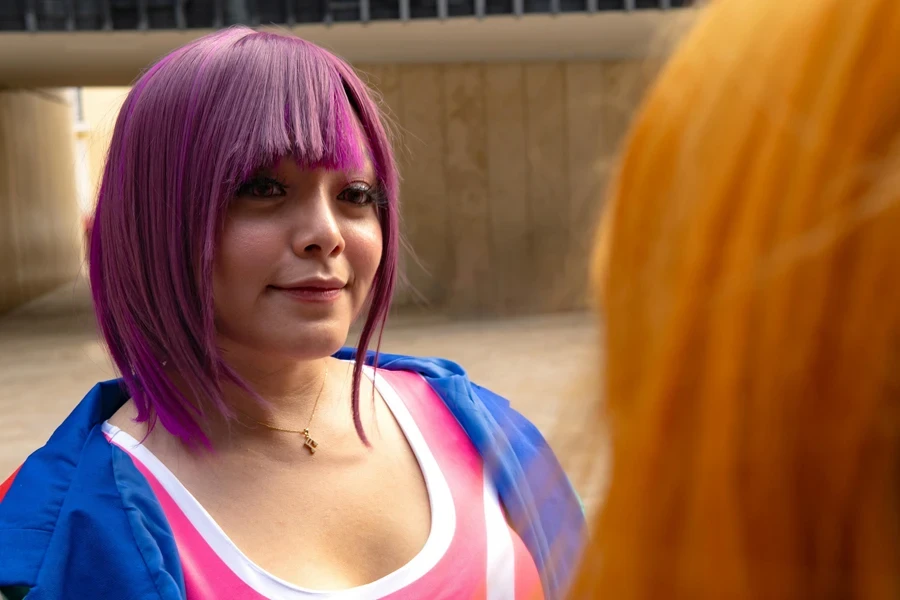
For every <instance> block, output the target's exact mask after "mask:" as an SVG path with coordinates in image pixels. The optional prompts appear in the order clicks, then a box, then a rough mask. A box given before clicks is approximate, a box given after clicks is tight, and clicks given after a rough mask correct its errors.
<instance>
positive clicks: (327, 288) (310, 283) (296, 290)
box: [269, 278, 347, 303]
mask: <svg viewBox="0 0 900 600" xmlns="http://www.w3.org/2000/svg"><path fill="white" fill-rule="evenodd" d="M346 286H347V284H346V282H344V281H342V280H340V279H336V278H315V279H305V280H302V281H297V282H294V283H290V284H285V285H272V286H269V287H270V288H271V289H273V290H275V291H276V292H279V293H282V294H284V295H286V296H287V297H289V298H291V299H293V300H297V301H300V302H312V303H329V302H334V301H335V300H337V299H338V298H339V297H340V296H341V294H342V293H343V291H344V288H345V287H346Z"/></svg>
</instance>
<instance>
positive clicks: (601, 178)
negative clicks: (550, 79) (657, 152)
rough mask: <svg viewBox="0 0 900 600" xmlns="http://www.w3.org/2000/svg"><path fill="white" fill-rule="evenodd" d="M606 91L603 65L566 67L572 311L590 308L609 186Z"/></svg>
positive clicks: (567, 274) (568, 273) (568, 268)
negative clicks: (593, 262) (597, 237)
mask: <svg viewBox="0 0 900 600" xmlns="http://www.w3.org/2000/svg"><path fill="white" fill-rule="evenodd" d="M605 92H606V86H605V79H604V68H603V65H602V64H599V63H569V64H568V65H566V115H567V119H566V126H567V128H568V130H567V136H566V140H567V143H568V148H567V152H566V154H567V156H568V164H567V167H568V178H569V198H570V205H569V231H570V232H571V239H570V243H569V246H568V253H567V256H566V260H565V264H564V266H563V270H564V273H565V280H566V282H567V284H566V287H567V288H568V290H569V291H570V293H571V298H570V302H571V307H572V308H575V307H579V306H583V305H585V304H586V303H587V293H588V268H589V259H590V253H591V246H592V242H593V236H594V230H595V227H596V223H597V220H598V216H599V214H600V211H601V208H602V206H603V200H604V194H605V191H606V185H607V181H608V173H609V163H610V158H611V157H610V156H608V155H607V154H606V149H605V147H604V146H605V144H604V134H605V131H604V128H603V114H604V104H605V103H604V98H605Z"/></svg>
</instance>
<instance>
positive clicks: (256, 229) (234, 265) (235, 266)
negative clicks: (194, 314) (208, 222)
mask: <svg viewBox="0 0 900 600" xmlns="http://www.w3.org/2000/svg"><path fill="white" fill-rule="evenodd" d="M278 239H279V236H278V235H277V232H276V231H272V228H271V227H266V226H264V225H263V224H261V223H254V222H252V221H251V222H246V221H242V220H240V219H234V220H229V221H228V222H227V223H226V225H225V228H224V229H223V231H222V234H221V236H220V238H219V241H218V244H217V247H216V259H215V264H214V271H213V278H214V293H215V296H216V303H217V304H218V303H219V302H220V301H227V299H228V298H229V297H233V298H240V297H243V296H255V295H256V293H257V292H258V290H259V288H260V285H261V284H260V282H261V281H264V280H265V279H266V277H268V275H269V273H270V271H271V269H272V265H273V264H275V263H276V261H277V259H278V256H279V253H280V247H279V245H278V243H277V240H278Z"/></svg>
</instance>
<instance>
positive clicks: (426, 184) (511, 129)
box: [83, 61, 654, 315]
mask: <svg viewBox="0 0 900 600" xmlns="http://www.w3.org/2000/svg"><path fill="white" fill-rule="evenodd" d="M357 67H358V68H359V70H360V71H361V72H362V73H363V75H364V76H365V77H366V78H367V79H368V81H369V83H370V84H371V85H372V86H373V87H375V88H376V89H377V90H379V91H380V93H381V94H382V96H383V100H384V104H385V105H386V107H387V110H388V112H389V115H390V117H391V119H392V120H393V121H394V122H395V124H396V129H397V134H398V136H397V143H396V146H397V153H398V156H399V159H400V163H401V165H400V166H401V175H402V177H403V183H402V190H401V200H402V218H403V231H404V233H405V237H406V240H407V242H408V243H409V245H410V247H411V249H412V253H404V255H403V257H402V262H403V264H402V269H403V271H404V272H405V273H406V276H407V279H408V281H409V285H408V286H403V287H401V289H400V290H399V291H398V297H397V299H396V303H397V304H398V305H399V306H404V305H405V306H407V307H419V308H422V309H425V310H439V311H441V312H445V313H449V314H461V315H497V314H499V315H510V314H529V313H544V312H558V311H565V310H572V309H579V308H582V307H584V306H585V305H586V286H587V281H586V273H587V261H588V254H589V249H590V245H591V239H592V233H593V230H594V226H595V223H596V218H597V215H598V214H599V211H600V207H601V203H602V198H603V192H604V188H605V185H606V182H607V178H608V174H609V172H610V169H611V167H612V162H613V157H614V154H615V152H616V149H617V147H618V144H619V141H620V140H621V138H622V135H623V134H624V132H625V130H626V128H627V126H628V122H629V119H630V117H631V115H632V113H633V111H634V109H635V107H636V105H637V102H638V100H639V98H640V96H641V94H642V92H643V90H644V88H645V86H646V83H647V82H648V81H649V79H650V77H651V76H652V74H653V72H654V70H653V69H654V67H653V63H650V62H647V61H585V62H574V61H570V62H514V63H470V64H458V63H455V64H438V65H378V64H360V65H357ZM126 91H127V88H86V89H85V90H84V91H83V106H84V112H85V123H86V126H87V127H88V131H89V133H88V134H87V135H88V140H89V142H88V145H89V148H90V150H89V153H88V154H89V157H90V163H91V167H90V168H91V171H92V174H91V177H90V181H92V182H93V183H92V186H93V188H92V189H96V181H97V178H98V176H99V173H100V169H101V168H102V165H103V159H104V158H105V153H106V148H107V146H108V143H109V135H110V129H111V126H112V124H113V122H114V119H115V113H116V112H117V111H118V108H119V106H120V105H121V102H122V100H123V98H124V94H125V93H126Z"/></svg>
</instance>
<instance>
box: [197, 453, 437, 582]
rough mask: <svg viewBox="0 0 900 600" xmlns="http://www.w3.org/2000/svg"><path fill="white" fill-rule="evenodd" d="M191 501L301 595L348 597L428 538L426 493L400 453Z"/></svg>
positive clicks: (275, 472) (245, 482) (268, 478)
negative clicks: (333, 592) (345, 592)
mask: <svg viewBox="0 0 900 600" xmlns="http://www.w3.org/2000/svg"><path fill="white" fill-rule="evenodd" d="M193 493H194V496H195V497H196V498H197V500H198V502H199V503H200V504H202V505H203V506H204V507H205V508H206V510H207V511H208V513H209V515H210V516H211V517H212V519H214V520H215V522H216V523H217V524H218V525H219V526H220V527H221V529H222V531H223V532H224V533H225V534H226V535H227V537H228V538H229V539H230V540H231V541H232V542H233V543H234V544H235V545H236V546H237V548H239V549H240V550H241V552H242V553H243V554H245V555H246V556H247V558H248V559H249V560H250V561H252V562H253V563H254V564H256V565H258V566H259V567H260V568H262V569H264V570H265V571H267V572H269V573H271V574H272V575H274V576H276V577H278V578H280V579H284V580H286V581H288V582H291V583H293V584H296V585H300V586H302V587H307V588H313V589H343V588H350V587H354V586H358V585H363V584H366V583H369V582H371V581H375V580H377V579H379V578H381V577H383V576H385V575H387V574H389V573H391V572H393V571H396V570H397V569H399V568H401V567H402V566H403V565H404V564H406V563H408V562H409V561H410V560H412V559H413V558H414V557H415V555H416V554H417V553H418V552H419V551H420V550H421V549H422V548H423V547H424V546H425V544H426V542H427V540H428V537H429V534H430V532H431V520H432V514H431V505H430V499H429V491H428V488H427V485H426V483H425V480H424V477H423V475H422V472H421V470H420V468H419V466H418V464H417V462H416V458H415V456H414V455H413V454H412V453H411V452H410V451H409V450H408V449H403V448H400V449H398V450H396V451H394V452H392V453H375V454H373V455H372V456H369V457H367V459H366V460H364V461H360V462H359V463H358V464H354V465H352V466H345V467H344V468H343V469H340V470H337V469H327V468H323V469H316V468H312V469H310V468H306V469H291V468H289V467H285V468H283V469H278V468H276V469H272V468H271V467H270V468H269V469H268V470H267V471H266V472H265V473H264V474H261V475H259V476H253V475H252V474H251V473H247V474H246V476H245V477H243V478H242V482H239V483H235V482H233V481H231V480H230V479H229V480H227V481H220V482H218V483H215V484H212V485H209V484H203V485H195V486H194V492H193Z"/></svg>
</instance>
